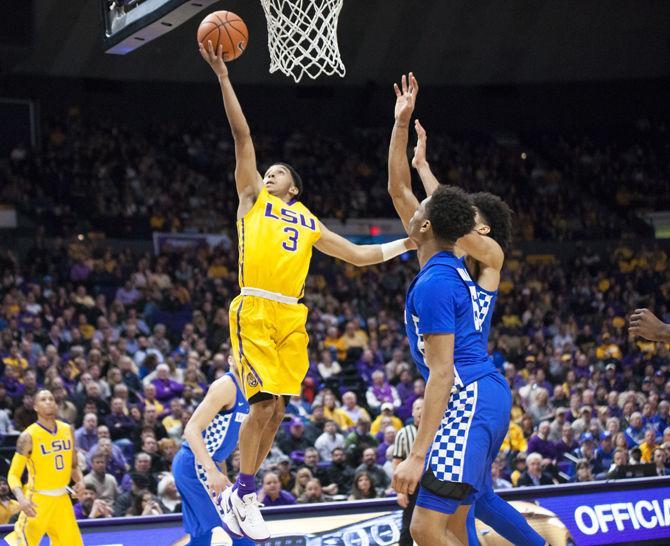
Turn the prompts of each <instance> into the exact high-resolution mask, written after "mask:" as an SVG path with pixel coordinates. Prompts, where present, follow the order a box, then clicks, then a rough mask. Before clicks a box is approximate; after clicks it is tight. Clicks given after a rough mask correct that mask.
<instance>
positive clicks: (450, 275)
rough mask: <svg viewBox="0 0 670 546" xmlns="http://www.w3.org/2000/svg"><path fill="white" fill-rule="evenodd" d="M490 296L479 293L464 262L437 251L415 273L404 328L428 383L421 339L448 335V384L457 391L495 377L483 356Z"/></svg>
mask: <svg viewBox="0 0 670 546" xmlns="http://www.w3.org/2000/svg"><path fill="white" fill-rule="evenodd" d="M495 299H496V293H495V292H489V291H487V290H484V289H482V288H480V287H479V286H478V285H477V284H476V283H475V282H474V281H473V280H472V279H471V278H470V274H469V273H468V270H467V269H466V267H465V262H464V260H461V259H459V258H457V257H456V256H455V255H454V254H453V253H452V252H438V253H437V254H436V255H435V256H433V257H432V258H431V259H430V260H428V263H427V264H426V265H425V266H424V267H423V268H422V269H421V271H419V274H418V275H417V276H416V278H415V279H414V281H412V284H411V285H410V287H409V290H408V292H407V300H406V304H405V325H406V329H407V337H408V339H409V344H410V350H411V352H412V358H413V359H414V362H415V363H416V365H417V368H418V369H419V372H420V373H421V375H422V376H423V377H424V379H426V380H428V375H429V369H428V366H427V365H426V362H425V360H424V342H423V336H424V335H425V334H454V335H455V342H454V368H455V370H454V376H455V378H454V385H455V386H456V387H458V388H460V387H463V386H465V385H469V384H470V383H472V382H473V381H476V380H477V379H479V378H481V377H484V376H486V375H488V374H491V373H498V372H497V370H496V367H495V365H494V364H493V360H492V359H491V358H490V357H489V355H488V344H487V342H488V334H489V331H490V328H491V315H492V310H493V306H494V304H495Z"/></svg>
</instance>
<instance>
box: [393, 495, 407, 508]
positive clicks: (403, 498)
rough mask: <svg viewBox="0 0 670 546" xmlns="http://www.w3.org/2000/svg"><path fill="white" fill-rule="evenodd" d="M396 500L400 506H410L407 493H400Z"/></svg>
mask: <svg viewBox="0 0 670 546" xmlns="http://www.w3.org/2000/svg"><path fill="white" fill-rule="evenodd" d="M396 500H397V502H398V506H400V508H407V507H408V506H409V497H408V496H407V495H405V493H398V498H397V499H396Z"/></svg>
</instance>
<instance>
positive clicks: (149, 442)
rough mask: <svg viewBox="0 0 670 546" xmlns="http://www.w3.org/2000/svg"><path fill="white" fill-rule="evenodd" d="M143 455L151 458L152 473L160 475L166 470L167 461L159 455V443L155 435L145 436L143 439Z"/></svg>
mask: <svg viewBox="0 0 670 546" xmlns="http://www.w3.org/2000/svg"><path fill="white" fill-rule="evenodd" d="M141 452H142V453H146V454H147V455H149V457H151V473H152V474H158V473H160V472H163V471H164V470H166V468H165V466H166V465H165V461H163V459H162V457H161V456H160V454H159V453H158V442H157V441H156V438H155V437H154V436H153V434H145V435H144V436H143V438H142V451H141Z"/></svg>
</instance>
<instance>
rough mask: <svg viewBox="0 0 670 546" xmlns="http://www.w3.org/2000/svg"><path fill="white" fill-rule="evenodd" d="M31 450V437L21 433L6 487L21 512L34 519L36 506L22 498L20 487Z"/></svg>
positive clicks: (21, 488)
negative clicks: (14, 498) (12, 494)
mask: <svg viewBox="0 0 670 546" xmlns="http://www.w3.org/2000/svg"><path fill="white" fill-rule="evenodd" d="M73 445H74V444H73ZM32 450H33V439H32V437H31V436H30V434H28V433H27V432H22V433H21V434H20V435H19V438H18V440H17V441H16V452H15V453H14V457H12V464H11V465H10V467H9V473H8V475H7V485H9V489H10V490H11V492H12V493H14V496H15V497H16V500H17V501H18V503H19V506H20V507H21V510H22V511H23V512H24V513H25V515H26V516H28V517H31V518H34V517H35V516H36V515H37V512H36V511H35V509H36V508H37V506H36V505H35V503H34V502H33V501H32V500H30V499H27V498H26V497H25V496H24V494H23V487H22V485H21V477H22V476H23V471H24V470H25V468H26V462H27V461H28V456H29V455H30V453H31V451H32Z"/></svg>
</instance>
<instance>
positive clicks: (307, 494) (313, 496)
mask: <svg viewBox="0 0 670 546" xmlns="http://www.w3.org/2000/svg"><path fill="white" fill-rule="evenodd" d="M325 501H326V498H325V497H324V496H323V491H322V489H321V483H320V482H319V480H317V479H316V478H311V479H309V480H308V481H307V484H306V485H305V491H304V492H303V494H302V495H300V496H299V497H298V499H297V502H298V504H311V503H315V502H325Z"/></svg>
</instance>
